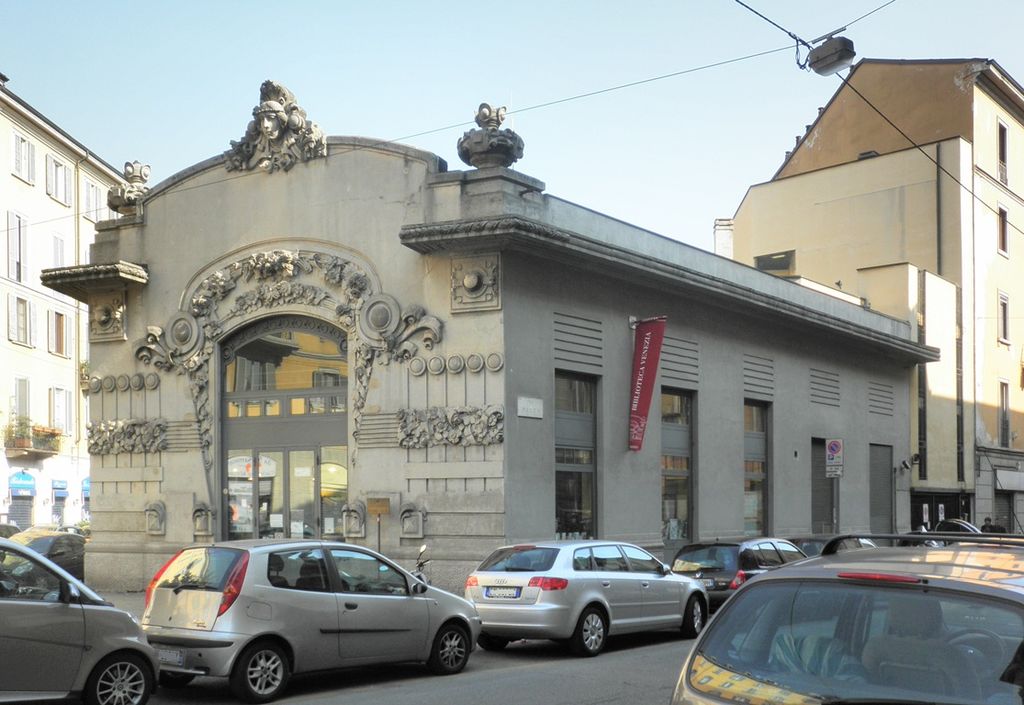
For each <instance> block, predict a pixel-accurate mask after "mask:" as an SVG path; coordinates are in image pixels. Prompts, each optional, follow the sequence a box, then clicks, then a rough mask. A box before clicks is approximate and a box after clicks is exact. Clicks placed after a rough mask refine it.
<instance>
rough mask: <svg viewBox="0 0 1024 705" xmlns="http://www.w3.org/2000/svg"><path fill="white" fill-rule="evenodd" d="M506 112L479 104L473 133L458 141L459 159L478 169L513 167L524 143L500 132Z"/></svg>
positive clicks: (520, 156) (508, 131) (520, 139)
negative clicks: (476, 126) (475, 127)
mask: <svg viewBox="0 0 1024 705" xmlns="http://www.w3.org/2000/svg"><path fill="white" fill-rule="evenodd" d="M504 120H505V108H504V107H501V108H494V107H491V106H490V105H488V104H487V103H481V104H480V107H479V108H477V111H476V124H477V125H479V127H478V128H477V129H476V130H469V131H467V132H466V133H464V134H463V135H462V137H461V138H460V139H459V143H458V149H459V159H461V160H462V161H464V162H466V164H469V165H470V166H475V167H476V168H477V169H484V168H486V167H493V166H504V167H508V166H512V164H513V162H515V161H517V160H519V159H521V158H522V156H523V139H522V138H521V137H520V136H519V135H517V134H516V133H515V132H513V131H512V130H508V129H505V130H502V129H499V128H500V127H501V123H502V122H504Z"/></svg>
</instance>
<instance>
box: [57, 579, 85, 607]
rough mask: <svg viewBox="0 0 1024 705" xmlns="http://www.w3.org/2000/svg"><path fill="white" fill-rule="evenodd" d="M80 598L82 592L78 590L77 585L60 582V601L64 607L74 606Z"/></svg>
mask: <svg viewBox="0 0 1024 705" xmlns="http://www.w3.org/2000/svg"><path fill="white" fill-rule="evenodd" d="M81 598H82V592H81V591H80V590H79V589H78V586H77V585H73V584H72V583H69V582H65V581H63V580H62V581H61V583H60V601H61V602H63V603H64V604H66V605H70V604H75V603H77V602H78V601H79V600H81Z"/></svg>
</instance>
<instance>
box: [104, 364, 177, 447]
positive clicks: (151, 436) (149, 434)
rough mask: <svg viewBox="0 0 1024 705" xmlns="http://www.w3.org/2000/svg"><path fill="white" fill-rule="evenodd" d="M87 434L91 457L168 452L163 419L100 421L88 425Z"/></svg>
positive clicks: (165, 422) (165, 424)
mask: <svg viewBox="0 0 1024 705" xmlns="http://www.w3.org/2000/svg"><path fill="white" fill-rule="evenodd" d="M111 379H113V378H112V377H111ZM106 391H112V389H107V390H106ZM85 430H86V435H87V437H88V441H89V453H90V454H91V455H117V454H119V453H156V452H158V451H161V450H166V449H167V421H165V420H163V419H154V420H147V419H115V420H111V421H98V422H95V423H90V424H88V425H87V426H86V428H85Z"/></svg>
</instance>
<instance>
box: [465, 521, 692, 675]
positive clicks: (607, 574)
mask: <svg viewBox="0 0 1024 705" xmlns="http://www.w3.org/2000/svg"><path fill="white" fill-rule="evenodd" d="M465 595H466V598H467V599H469V600H472V601H473V604H475V605H476V608H477V611H478V612H479V613H480V618H481V620H482V621H483V632H482V634H481V635H480V639H479V644H480V646H482V647H483V648H485V649H488V650H500V649H503V648H504V647H505V646H506V645H507V644H508V643H509V641H511V640H515V639H524V638H527V639H556V640H566V641H567V643H568V645H569V646H570V648H571V649H572V650H573V651H574V652H575V653H577V654H579V655H581V656H596V655H597V654H599V653H600V652H601V650H602V649H603V648H604V644H605V638H606V637H607V636H608V635H609V634H625V633H628V632H638V631H645V630H655V629H668V628H676V629H681V630H682V632H683V634H684V635H685V636H689V637H692V636H696V635H697V634H698V633H699V632H700V631H701V629H702V628H703V627H704V622H705V620H706V618H707V614H708V596H707V593H706V592H705V590H704V587H703V586H702V585H701V584H700V583H699V582H698V581H696V580H693V579H691V578H687V577H683V576H681V575H674V574H673V573H672V571H671V570H669V568H668V566H666V565H665V564H664V563H662V562H661V561H659V560H658V559H657V558H655V557H654V556H652V555H651V554H650V553H648V552H647V551H645V550H643V549H641V548H639V547H637V546H634V545H632V544H628V543H619V542H615V541H545V542H539V543H534V544H520V545H516V546H505V547H503V548H499V549H498V550H496V551H494V553H492V554H491V555H490V556H488V557H487V558H486V559H485V560H484V562H483V563H481V564H480V567H478V568H477V569H476V570H475V571H474V572H473V573H472V574H471V575H470V576H469V578H468V579H467V580H466V593H465Z"/></svg>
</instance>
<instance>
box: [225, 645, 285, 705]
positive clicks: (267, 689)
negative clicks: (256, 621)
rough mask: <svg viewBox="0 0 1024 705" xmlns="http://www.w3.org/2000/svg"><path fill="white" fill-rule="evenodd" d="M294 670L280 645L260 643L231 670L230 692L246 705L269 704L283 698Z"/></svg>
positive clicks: (250, 649) (246, 651)
mask: <svg viewBox="0 0 1024 705" xmlns="http://www.w3.org/2000/svg"><path fill="white" fill-rule="evenodd" d="M290 677H291V668H290V667H289V665H288V657H287V656H286V655H285V653H284V649H282V648H281V647H280V646H278V645H277V644H275V643H273V642H271V641H257V642H256V643H254V644H250V645H249V646H248V647H246V649H245V651H243V652H242V655H241V656H239V657H238V660H237V661H235V666H234V668H232V669H231V681H230V682H231V692H232V693H234V695H235V697H236V698H238V699H239V700H243V701H245V702H247V703H266V702H270V701H271V700H273V699H274V698H276V697H278V696H279V695H281V693H283V692H284V689H285V686H287V685H288V679H289V678H290Z"/></svg>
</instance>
